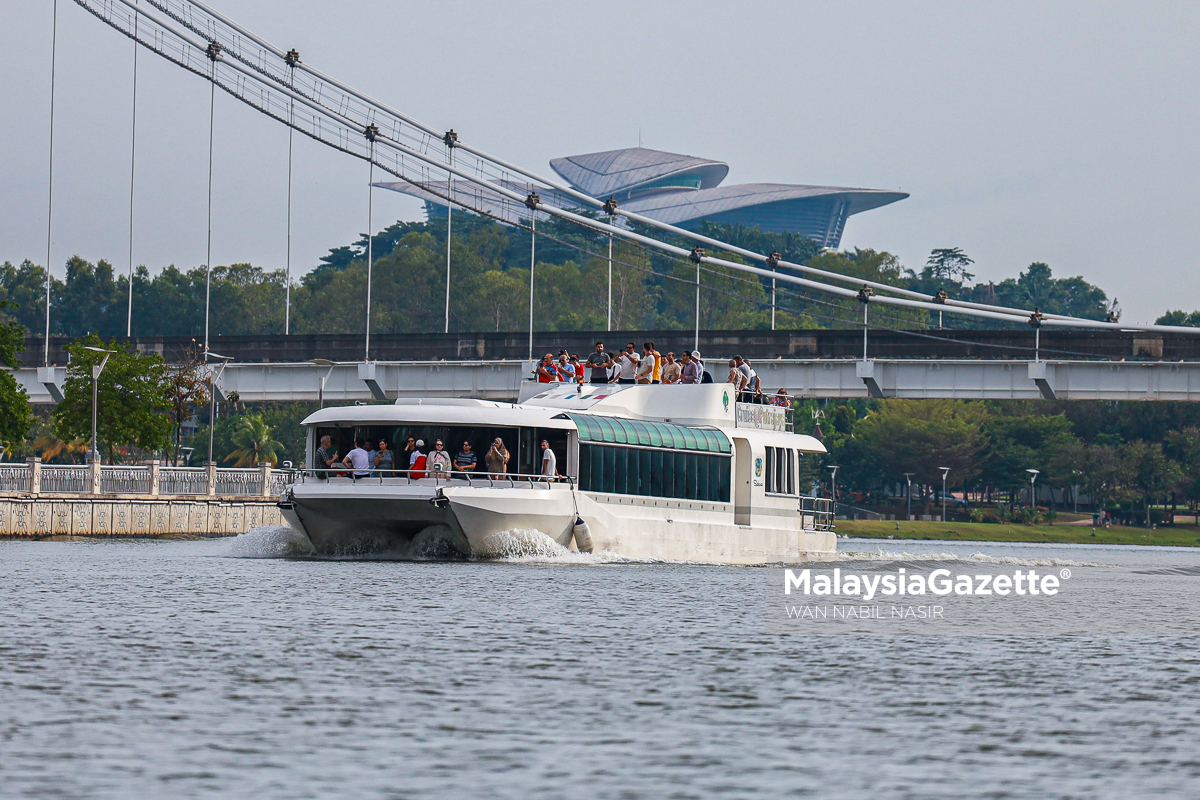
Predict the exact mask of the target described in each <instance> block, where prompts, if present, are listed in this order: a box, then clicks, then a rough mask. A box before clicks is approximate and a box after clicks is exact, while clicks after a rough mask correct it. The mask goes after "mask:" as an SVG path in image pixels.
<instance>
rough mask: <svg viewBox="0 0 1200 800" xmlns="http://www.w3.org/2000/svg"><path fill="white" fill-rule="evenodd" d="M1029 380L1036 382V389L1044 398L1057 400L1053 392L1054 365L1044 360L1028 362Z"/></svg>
mask: <svg viewBox="0 0 1200 800" xmlns="http://www.w3.org/2000/svg"><path fill="white" fill-rule="evenodd" d="M1029 380H1031V381H1033V382H1034V383H1035V384H1037V387H1038V391H1039V392H1041V393H1042V399H1044V400H1057V399H1058V398H1057V397H1056V396H1055V394H1054V385H1053V380H1054V367H1052V366H1050V365H1049V364H1047V363H1046V362H1045V361H1030V362H1029Z"/></svg>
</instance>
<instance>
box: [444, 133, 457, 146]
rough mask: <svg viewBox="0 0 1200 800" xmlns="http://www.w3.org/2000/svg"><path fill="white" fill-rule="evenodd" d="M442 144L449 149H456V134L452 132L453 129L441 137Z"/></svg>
mask: <svg viewBox="0 0 1200 800" xmlns="http://www.w3.org/2000/svg"><path fill="white" fill-rule="evenodd" d="M442 143H443V144H445V145H446V147H449V148H455V147H458V134H457V133H455V132H454V128H451V129H450V130H448V131H446V134H445V135H444V136H442Z"/></svg>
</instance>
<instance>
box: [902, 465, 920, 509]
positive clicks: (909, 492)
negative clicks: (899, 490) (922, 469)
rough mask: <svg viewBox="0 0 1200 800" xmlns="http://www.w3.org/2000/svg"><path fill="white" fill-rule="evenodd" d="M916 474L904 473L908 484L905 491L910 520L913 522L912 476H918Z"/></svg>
mask: <svg viewBox="0 0 1200 800" xmlns="http://www.w3.org/2000/svg"><path fill="white" fill-rule="evenodd" d="M916 474H917V473H915V472H906V473H904V480H905V481H906V482H907V487H906V488H905V490H904V494H905V496H906V498H907V499H908V519H909V520H912V476H913V475H916Z"/></svg>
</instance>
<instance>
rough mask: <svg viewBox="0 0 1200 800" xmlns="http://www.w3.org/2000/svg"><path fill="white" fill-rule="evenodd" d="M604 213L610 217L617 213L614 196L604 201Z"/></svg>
mask: <svg viewBox="0 0 1200 800" xmlns="http://www.w3.org/2000/svg"><path fill="white" fill-rule="evenodd" d="M604 213H605V214H607V215H608V216H610V217H615V216H616V215H617V199H616V198H615V197H610V198H608V199H607V200H605V201H604Z"/></svg>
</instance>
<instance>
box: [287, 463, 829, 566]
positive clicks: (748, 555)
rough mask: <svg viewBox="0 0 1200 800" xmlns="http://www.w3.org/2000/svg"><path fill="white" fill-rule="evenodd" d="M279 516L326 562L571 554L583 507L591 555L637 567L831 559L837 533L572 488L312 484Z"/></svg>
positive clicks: (796, 519) (729, 510) (294, 490)
mask: <svg viewBox="0 0 1200 800" xmlns="http://www.w3.org/2000/svg"><path fill="white" fill-rule="evenodd" d="M281 508H282V510H283V514H284V517H285V518H286V519H287V520H288V522H289V524H291V525H292V527H294V528H296V529H297V530H299V531H301V532H303V533H304V534H305V535H306V536H307V537H308V538H309V540H310V541H311V542H312V544H313V547H314V548H315V549H316V550H317V552H320V553H327V554H370V553H389V554H397V555H400V556H401V557H403V556H412V557H434V558H439V557H446V558H451V557H472V556H474V557H489V556H493V555H505V554H511V550H510V547H511V535H510V534H512V533H514V532H527V531H537V532H540V533H541V534H545V535H546V536H547V537H549V538H550V539H553V540H554V541H555V542H557V543H558V544H559V545H561V546H563V547H573V542H572V531H573V528H574V523H575V519H576V508H578V514H579V516H582V517H583V519H584V520H585V521H586V522H587V523H588V526H589V527H590V529H591V536H592V540H593V543H594V552H596V553H609V554H612V555H617V556H623V557H626V558H632V559H663V560H675V561H699V562H716V563H726V564H763V563H779V562H787V563H794V562H805V561H820V560H829V559H832V558H834V557H835V556H836V549H837V544H836V536H835V535H834V533H833V532H832V531H821V530H812V529H804V528H802V527H801V526H800V521H801V517H800V516H799V515H798V514H796V515H791V516H788V515H774V516H764V517H763V518H762V519H761V520H753V521H752V522H753V524H751V525H736V524H734V523H733V507H732V505H731V504H728V503H702V502H698V501H688V500H667V499H662V498H641V497H617V496H614V497H609V496H606V495H594V494H592V493H588V492H578V491H575V492H573V491H572V490H571V489H570V488H569V487H568V486H567V485H566V484H555V485H548V484H540V485H538V484H533V485H530V486H529V487H528V488H525V487H521V486H516V487H504V488H499V487H489V486H470V485H465V484H459V483H458V482H455V484H452V485H446V484H445V483H443V484H442V485H440V486H438V485H435V484H434V482H433V481H428V482H416V483H412V484H407V483H405V484H380V483H378V482H368V481H364V482H360V483H357V484H354V483H350V482H348V481H344V480H332V481H319V482H318V481H310V482H306V483H302V484H296V485H293V486H292V487H291V489H290V490H289V492H288V494H287V495H285V498H284V501H283V502H282V503H281Z"/></svg>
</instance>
